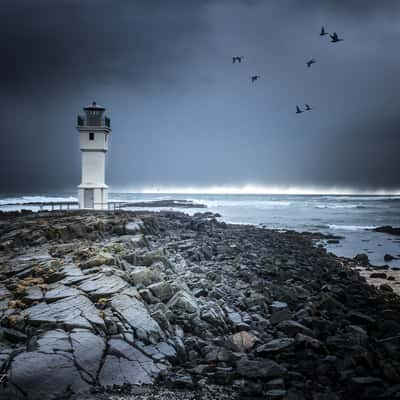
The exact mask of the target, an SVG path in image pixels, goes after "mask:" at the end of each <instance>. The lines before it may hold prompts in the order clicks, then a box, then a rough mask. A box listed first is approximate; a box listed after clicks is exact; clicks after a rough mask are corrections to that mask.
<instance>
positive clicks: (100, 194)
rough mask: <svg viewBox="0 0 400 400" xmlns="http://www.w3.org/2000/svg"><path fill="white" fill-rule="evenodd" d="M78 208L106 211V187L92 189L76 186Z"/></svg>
mask: <svg viewBox="0 0 400 400" xmlns="http://www.w3.org/2000/svg"><path fill="white" fill-rule="evenodd" d="M78 199H79V208H82V209H88V210H107V208H108V186H107V185H104V186H102V187H93V186H90V185H79V186H78Z"/></svg>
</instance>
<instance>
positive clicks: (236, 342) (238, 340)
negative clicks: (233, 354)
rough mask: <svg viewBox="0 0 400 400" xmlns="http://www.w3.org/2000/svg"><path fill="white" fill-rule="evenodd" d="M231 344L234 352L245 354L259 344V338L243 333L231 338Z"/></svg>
mask: <svg viewBox="0 0 400 400" xmlns="http://www.w3.org/2000/svg"><path fill="white" fill-rule="evenodd" d="M230 342H231V344H232V346H233V348H234V350H236V351H239V352H241V353H244V352H246V351H248V350H250V349H252V348H253V347H254V345H255V343H256V342H257V337H256V336H254V335H253V334H252V333H250V332H247V331H241V332H237V333H235V334H233V335H232V336H231V337H230Z"/></svg>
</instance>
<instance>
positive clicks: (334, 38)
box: [232, 26, 344, 114]
mask: <svg viewBox="0 0 400 400" xmlns="http://www.w3.org/2000/svg"><path fill="white" fill-rule="evenodd" d="M319 35H320V36H322V37H323V36H327V35H329V37H330V38H331V43H338V42H342V41H343V40H344V39H342V38H340V37H339V36H338V34H337V33H336V32H333V33H329V32H327V31H326V30H325V27H324V26H322V28H321V32H320V34H319ZM243 60H244V56H234V57H232V63H233V64H235V63H239V64H241V62H242V61H243ZM316 62H317V60H316V59H315V58H311V59H310V60H309V61H307V62H306V65H307V67H308V68H310V67H311V66H312V65H313V64H315V63H316ZM260 78H261V76H260V75H252V76H250V80H251V83H254V82H255V81H257V80H258V79H260ZM304 106H305V108H304V110H302V109H301V108H300V106H298V105H297V106H296V114H302V113H303V112H305V111H311V110H312V107H310V105H308V104H305V105H304Z"/></svg>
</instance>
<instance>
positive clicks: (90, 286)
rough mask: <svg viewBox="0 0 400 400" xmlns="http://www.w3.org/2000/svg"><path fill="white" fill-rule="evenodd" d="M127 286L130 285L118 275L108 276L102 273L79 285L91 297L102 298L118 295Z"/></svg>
mask: <svg viewBox="0 0 400 400" xmlns="http://www.w3.org/2000/svg"><path fill="white" fill-rule="evenodd" d="M127 286H128V283H127V282H125V281H124V280H123V279H122V278H120V277H119V276H117V275H111V276H106V275H105V274H102V273H100V274H96V275H95V276H92V277H90V278H89V279H87V280H85V281H83V282H82V283H81V284H80V285H79V289H81V290H83V291H84V292H86V293H88V295H89V296H91V297H95V298H100V297H108V296H111V295H113V294H115V293H118V292H120V291H121V290H122V289H124V288H126V287H127Z"/></svg>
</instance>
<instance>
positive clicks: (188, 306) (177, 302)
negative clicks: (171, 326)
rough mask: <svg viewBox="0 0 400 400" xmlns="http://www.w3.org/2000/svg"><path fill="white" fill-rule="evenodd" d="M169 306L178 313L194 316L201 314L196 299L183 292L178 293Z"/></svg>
mask: <svg viewBox="0 0 400 400" xmlns="http://www.w3.org/2000/svg"><path fill="white" fill-rule="evenodd" d="M167 306H168V308H170V309H171V310H173V311H175V312H178V313H187V314H194V313H198V312H199V306H198V304H197V300H196V298H195V297H193V296H192V295H191V294H190V293H188V292H185V291H183V290H180V291H179V292H177V293H176V294H175V295H174V296H173V297H172V299H171V300H170V301H169V302H168V304H167Z"/></svg>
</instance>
